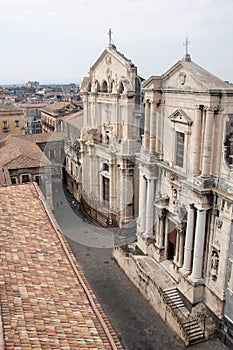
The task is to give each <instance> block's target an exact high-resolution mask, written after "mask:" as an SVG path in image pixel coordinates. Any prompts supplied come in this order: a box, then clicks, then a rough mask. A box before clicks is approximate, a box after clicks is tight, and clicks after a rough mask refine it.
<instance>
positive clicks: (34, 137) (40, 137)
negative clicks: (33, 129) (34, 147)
mask: <svg viewBox="0 0 233 350" xmlns="http://www.w3.org/2000/svg"><path fill="white" fill-rule="evenodd" d="M17 137H19V138H21V139H23V140H28V141H32V142H34V143H36V144H39V143H44V142H58V141H63V140H64V138H65V137H66V134H65V133H64V132H45V133H39V134H28V135H17Z"/></svg>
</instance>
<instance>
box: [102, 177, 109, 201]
mask: <svg viewBox="0 0 233 350" xmlns="http://www.w3.org/2000/svg"><path fill="white" fill-rule="evenodd" d="M103 200H104V201H106V202H109V179H108V178H107V177H105V176H103Z"/></svg>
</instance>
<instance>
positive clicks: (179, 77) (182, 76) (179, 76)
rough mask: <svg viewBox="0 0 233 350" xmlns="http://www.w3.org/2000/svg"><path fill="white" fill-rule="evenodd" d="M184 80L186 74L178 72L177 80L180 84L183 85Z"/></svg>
mask: <svg viewBox="0 0 233 350" xmlns="http://www.w3.org/2000/svg"><path fill="white" fill-rule="evenodd" d="M185 80H186V74H185V73H184V72H180V73H179V75H178V81H179V83H180V84H181V85H184V83H185Z"/></svg>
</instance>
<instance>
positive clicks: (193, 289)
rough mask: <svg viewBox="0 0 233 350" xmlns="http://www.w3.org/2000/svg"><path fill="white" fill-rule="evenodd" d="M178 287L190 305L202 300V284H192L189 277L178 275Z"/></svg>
mask: <svg viewBox="0 0 233 350" xmlns="http://www.w3.org/2000/svg"><path fill="white" fill-rule="evenodd" d="M178 289H179V291H180V292H181V293H182V294H183V295H184V297H185V298H186V299H187V300H188V301H189V302H190V303H191V304H192V305H193V304H197V303H199V302H201V301H203V293H204V285H203V284H199V285H196V286H193V285H192V284H191V283H190V281H189V278H187V277H185V276H182V275H179V284H178Z"/></svg>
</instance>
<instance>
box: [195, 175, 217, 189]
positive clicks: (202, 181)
mask: <svg viewBox="0 0 233 350" xmlns="http://www.w3.org/2000/svg"><path fill="white" fill-rule="evenodd" d="M194 182H195V184H196V185H198V186H201V187H203V188H211V187H212V186H213V184H214V179H213V178H212V177H204V176H199V177H198V178H196V179H195V180H194Z"/></svg>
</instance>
